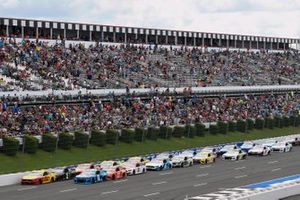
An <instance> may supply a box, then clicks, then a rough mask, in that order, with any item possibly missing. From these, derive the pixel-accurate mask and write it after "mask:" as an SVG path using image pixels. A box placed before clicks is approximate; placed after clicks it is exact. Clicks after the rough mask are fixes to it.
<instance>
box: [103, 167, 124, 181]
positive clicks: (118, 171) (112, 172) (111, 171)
mask: <svg viewBox="0 0 300 200" xmlns="http://www.w3.org/2000/svg"><path fill="white" fill-rule="evenodd" d="M104 170H106V171H107V177H106V179H107V180H117V179H121V178H124V177H126V175H127V172H126V169H125V168H124V167H121V166H116V167H110V168H108V169H104Z"/></svg>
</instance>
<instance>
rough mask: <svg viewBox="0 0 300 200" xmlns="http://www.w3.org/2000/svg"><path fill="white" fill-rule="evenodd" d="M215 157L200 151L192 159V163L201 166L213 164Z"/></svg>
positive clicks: (210, 153)
mask: <svg viewBox="0 0 300 200" xmlns="http://www.w3.org/2000/svg"><path fill="white" fill-rule="evenodd" d="M216 157H217V155H215V154H213V153H212V152H205V151H201V152H200V153H198V154H196V155H195V156H194V157H193V160H194V162H197V163H200V164H202V165H204V164H208V163H214V162H215V161H216Z"/></svg>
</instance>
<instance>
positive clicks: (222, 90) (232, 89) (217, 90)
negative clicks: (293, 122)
mask: <svg viewBox="0 0 300 200" xmlns="http://www.w3.org/2000/svg"><path fill="white" fill-rule="evenodd" d="M166 90H169V91H170V93H177V94H183V93H184V92H185V90H186V87H180V88H173V87H172V88H166V87H160V88H157V89H155V90H153V89H151V88H131V89H130V90H129V91H130V93H135V94H137V95H143V94H151V93H153V94H155V93H164V92H166ZM191 90H192V93H193V94H202V95H207V94H230V93H267V92H289V91H300V85H273V86H270V85H262V86H220V87H215V86H214V87H192V88H191ZM112 93H113V94H114V95H115V96H122V95H125V94H127V91H126V89H125V88H124V89H97V90H87V89H78V90H52V89H48V90H43V91H9V92H0V96H10V97H26V96H27V95H28V96H30V97H43V96H49V95H54V96H61V95H63V96H78V95H79V94H81V95H87V94H91V95H96V96H107V95H109V94H112Z"/></svg>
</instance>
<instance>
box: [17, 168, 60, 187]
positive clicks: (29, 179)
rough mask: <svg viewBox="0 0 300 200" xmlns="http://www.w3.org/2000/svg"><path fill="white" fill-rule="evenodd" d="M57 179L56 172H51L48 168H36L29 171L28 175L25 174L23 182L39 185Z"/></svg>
mask: <svg viewBox="0 0 300 200" xmlns="http://www.w3.org/2000/svg"><path fill="white" fill-rule="evenodd" d="M55 180H56V176H55V173H54V172H50V171H47V170H35V171H32V172H31V173H29V174H28V175H26V176H23V177H22V181H21V184H23V185H25V184H29V185H32V184H33V185H38V184H44V183H51V182H54V181H55Z"/></svg>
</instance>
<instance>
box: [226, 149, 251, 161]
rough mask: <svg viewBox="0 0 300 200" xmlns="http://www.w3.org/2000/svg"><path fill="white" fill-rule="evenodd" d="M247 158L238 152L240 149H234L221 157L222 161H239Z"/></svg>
mask: <svg viewBox="0 0 300 200" xmlns="http://www.w3.org/2000/svg"><path fill="white" fill-rule="evenodd" d="M246 156H247V153H246V152H244V151H242V150H240V149H234V150H229V151H227V152H226V153H224V154H223V155H222V159H223V160H241V159H245V158H246Z"/></svg>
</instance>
